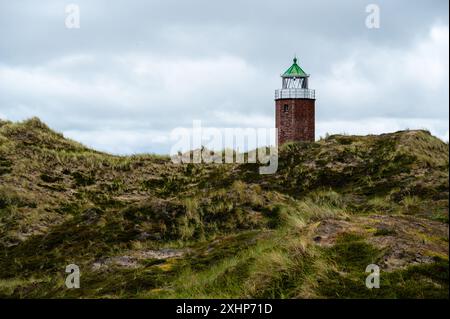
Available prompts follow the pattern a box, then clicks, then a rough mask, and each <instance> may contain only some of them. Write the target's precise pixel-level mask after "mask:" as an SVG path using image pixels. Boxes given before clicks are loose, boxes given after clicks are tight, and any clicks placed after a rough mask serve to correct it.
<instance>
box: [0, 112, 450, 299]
mask: <svg viewBox="0 0 450 319" xmlns="http://www.w3.org/2000/svg"><path fill="white" fill-rule="evenodd" d="M448 151H449V148H448V144H446V143H444V142H442V141H441V140H439V139H437V138H435V137H433V136H432V135H430V133H428V132H426V131H421V130H418V131H401V132H396V133H391V134H383V135H373V136H345V135H333V136H329V137H327V138H325V139H322V140H320V141H318V142H315V143H291V144H286V145H284V146H283V147H282V148H281V150H280V154H279V156H280V159H279V168H278V171H277V173H276V174H274V175H259V174H258V165H256V164H226V165H214V164H208V165H206V164H185V165H177V164H173V163H172V162H171V161H170V159H169V158H168V157H164V156H155V155H136V156H130V157H119V156H112V155H109V154H105V153H101V152H97V151H94V150H91V149H88V148H86V147H84V146H83V145H81V144H79V143H77V142H74V141H71V140H68V139H66V138H64V137H63V136H62V135H61V134H58V133H55V132H54V131H52V130H51V129H49V128H48V127H47V126H46V125H45V124H43V123H42V122H41V121H39V120H38V119H36V118H34V119H31V120H28V121H25V122H21V123H12V122H5V121H3V122H2V121H0V248H1V249H0V297H2V298H42V297H45V298H236V297H244V298H260V297H261V298H266V297H267V298H448V289H449V287H448V283H449V279H448V169H449V162H448V160H449V159H448ZM70 263H75V264H77V265H78V266H79V267H80V269H81V288H80V289H67V288H66V287H65V285H64V280H65V276H66V273H65V272H64V270H65V266H66V265H68V264H70ZM372 263H374V264H377V265H379V266H380V268H381V288H380V289H372V290H369V289H367V288H366V286H365V278H366V276H367V275H368V274H367V273H365V269H366V266H367V265H368V264H372Z"/></svg>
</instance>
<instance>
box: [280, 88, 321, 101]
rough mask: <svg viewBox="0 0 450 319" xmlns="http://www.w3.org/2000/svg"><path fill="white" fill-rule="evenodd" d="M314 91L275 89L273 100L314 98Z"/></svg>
mask: <svg viewBox="0 0 450 319" xmlns="http://www.w3.org/2000/svg"><path fill="white" fill-rule="evenodd" d="M315 98H316V91H315V90H310V89H282V90H275V100H278V99H315Z"/></svg>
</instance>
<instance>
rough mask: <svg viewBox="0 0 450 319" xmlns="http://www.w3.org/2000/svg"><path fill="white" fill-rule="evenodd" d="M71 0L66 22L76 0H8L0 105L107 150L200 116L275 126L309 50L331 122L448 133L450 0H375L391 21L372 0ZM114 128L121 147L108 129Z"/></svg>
mask: <svg viewBox="0 0 450 319" xmlns="http://www.w3.org/2000/svg"><path fill="white" fill-rule="evenodd" d="M72 2H74V3H77V4H79V5H80V9H81V28H80V29H77V30H68V29H66V28H65V27H64V18H65V13H64V6H65V5H66V3H65V2H60V1H52V0H44V1H14V2H7V1H0V39H1V40H0V117H7V118H9V119H12V120H20V119H24V118H27V117H31V116H34V115H37V116H39V117H41V118H42V119H43V120H44V121H46V122H48V123H49V124H50V126H52V127H54V128H56V129H58V130H60V131H63V132H68V133H69V134H70V136H71V137H74V138H76V137H77V136H78V137H79V138H80V139H81V140H82V141H83V142H86V143H87V144H91V145H93V146H95V147H98V148H103V150H111V151H114V152H119V153H121V152H130V151H135V152H138V151H139V152H140V151H142V150H143V149H145V148H147V147H148V148H153V149H150V150H149V151H152V150H154V151H158V152H159V151H161V152H162V151H164V150H166V149H167V142H166V141H165V140H164V139H163V138H161V136H162V135H164V134H168V132H169V131H170V130H171V129H172V128H174V127H177V126H188V127H189V126H190V125H191V123H192V120H193V119H201V120H203V121H204V122H206V123H207V124H208V125H211V126H227V127H229V126H240V125H249V120H248V119H249V117H251V118H253V119H255V120H254V121H253V123H254V125H262V124H264V125H273V120H272V119H273V108H274V106H273V90H274V89H276V88H278V86H279V85H280V80H279V74H280V73H281V72H283V71H284V69H285V68H287V67H288V66H289V63H290V62H291V58H292V56H293V54H294V53H296V54H297V55H298V56H299V58H300V64H301V65H302V67H304V69H305V70H306V71H307V72H308V73H311V85H312V86H313V87H314V88H316V89H317V93H318V101H317V118H318V122H319V123H323V125H322V124H321V125H322V126H320V127H321V129H320V130H321V132H322V131H327V132H340V131H341V130H342V129H343V128H344V127H346V126H347V125H351V123H354V125H353V128H351V127H350V128H349V131H351V132H353V133H358V132H360V133H366V132H369V131H370V130H364V127H373V126H370V125H365V126H361V125H359V124H358V123H370V121H371V119H373V121H377V122H378V123H381V122H383V121H384V122H383V123H381V124H380V125H378V126H379V127H382V128H385V129H397V128H398V127H400V128H402V127H406V126H409V127H411V128H413V127H412V126H417V125H418V123H425V124H424V125H428V126H430V129H432V130H434V132H436V134H438V135H439V136H441V137H445V136H446V134H447V136H448V123H447V124H442V123H443V121H447V122H448V108H447V106H448V2H447V1H444V0H441V1H439V0H434V1H414V2H412V1H406V0H396V1H388V0H380V1H373V2H375V3H377V4H379V6H380V8H381V28H380V29H378V30H369V29H367V28H366V27H365V25H364V20H365V17H366V13H365V7H366V5H367V4H368V3H371V2H372V1H362V0H354V1H351V0H346V1H331V0H329V1H326V0H320V1H294V0H292V1H288V0H285V1H226V2H225V1H221V2H218V1H207V0H204V1H137V0H136V1H135V0H131V1H106V0H98V1H91V0H90V1H87V0H78V1H72ZM433 30H434V32H435V33H436V32H437V33H439V32H440V33H439V34H437V35H436V34H433V33H432V32H433ZM436 30H437V31H436ZM445 37H446V39H445ZM415 63H417V69H418V70H419V71H420V72H419V73H417V74H414V72H413V70H414V67H415V66H414V65H415ZM441 68H442V70H440V69H441ZM444 68H446V70H443V69H444ZM424 72H425V73H426V74H423V73H424ZM427 81H428V82H432V83H427ZM375 119H376V120H375ZM383 119H384V120H383ZM233 120H234V122H233ZM380 121H381V122H380ZM250 123H252V121H250ZM342 123H346V124H345V125H343V124H342ZM327 127H328V128H327ZM114 129H116V130H117V134H122V135H123V136H124V138H123V139H122V140H123V141H128V145H127V147H126V148H125V147H123V149H122V151H121V149H120V145H119V144H117V145H114V143H113V142H111V141H106V140H105V139H106V137H107V136H108V134H106V133H105V132H108V131H112V130H114ZM374 130H376V129H375V128H373V129H372V131H374ZM142 132H146V133H145V134H148V135H149V139H148V140H149V142H148V143H145V142H144V138H143V134H144V133H142ZM164 132H165V133H164ZM321 132H318V133H320V134H322V133H321ZM117 134H116V135H117ZM132 136H135V138H136V142H135V143H131V142H129V141H131V140H132ZM117 139H118V138H117ZM155 141H157V142H155ZM165 143H166V144H165ZM122 144H123V143H122Z"/></svg>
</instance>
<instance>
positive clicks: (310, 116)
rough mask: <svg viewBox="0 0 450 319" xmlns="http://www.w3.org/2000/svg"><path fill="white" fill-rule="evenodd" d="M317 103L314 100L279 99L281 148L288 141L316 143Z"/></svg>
mask: <svg viewBox="0 0 450 319" xmlns="http://www.w3.org/2000/svg"><path fill="white" fill-rule="evenodd" d="M315 102H316V101H315V100H312V99H279V100H276V101H275V123H276V124H275V125H276V128H277V129H278V145H280V146H281V145H282V144H283V143H285V142H288V141H314V139H315V114H314V111H315V110H314V109H315ZM285 106H287V107H285Z"/></svg>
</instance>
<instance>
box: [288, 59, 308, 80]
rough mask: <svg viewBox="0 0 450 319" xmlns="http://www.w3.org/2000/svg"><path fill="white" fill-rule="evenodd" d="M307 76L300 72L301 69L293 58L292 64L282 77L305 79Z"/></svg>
mask: <svg viewBox="0 0 450 319" xmlns="http://www.w3.org/2000/svg"><path fill="white" fill-rule="evenodd" d="M307 76H308V74H306V73H305V71H303V70H302V68H301V67H300V66H299V65H298V64H297V58H296V57H295V58H294V64H292V66H291V67H290V68H289V69H287V70H286V72H284V73H283V75H282V77H299V78H301V77H307Z"/></svg>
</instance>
